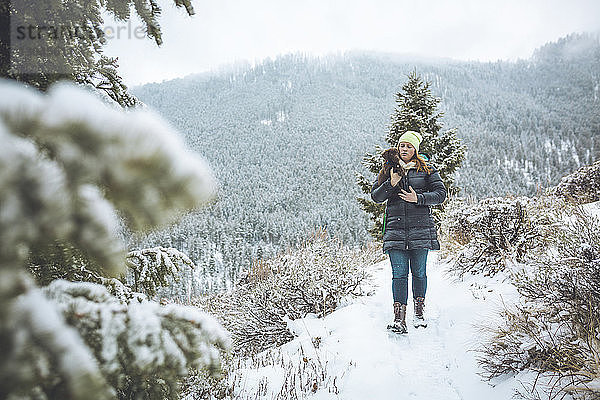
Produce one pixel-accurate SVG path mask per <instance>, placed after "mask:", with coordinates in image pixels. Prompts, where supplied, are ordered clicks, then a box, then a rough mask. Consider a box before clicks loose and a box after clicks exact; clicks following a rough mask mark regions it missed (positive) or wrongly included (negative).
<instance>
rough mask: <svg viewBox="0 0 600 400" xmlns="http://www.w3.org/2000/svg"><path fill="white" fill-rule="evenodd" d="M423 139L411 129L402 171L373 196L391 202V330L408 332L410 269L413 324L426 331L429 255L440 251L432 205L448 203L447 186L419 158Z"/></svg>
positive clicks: (402, 143)
mask: <svg viewBox="0 0 600 400" xmlns="http://www.w3.org/2000/svg"><path fill="white" fill-rule="evenodd" d="M422 140H423V138H422V137H421V135H420V134H419V133H417V132H413V131H407V132H405V133H404V134H403V135H402V136H400V140H399V142H398V150H399V152H400V166H401V168H402V170H403V171H395V170H394V169H393V168H392V169H391V170H390V178H389V179H387V180H386V181H384V182H383V183H382V184H381V185H379V183H378V181H375V183H374V184H373V187H372V189H371V198H372V199H373V201H375V202H377V203H383V202H384V201H386V200H387V206H386V209H385V220H384V221H385V223H384V233H383V251H384V253H387V254H388V255H389V257H390V263H391V265H392V295H393V298H394V322H393V323H392V324H391V325H389V326H388V329H391V330H393V331H396V332H400V333H407V332H408V331H407V329H406V304H407V301H408V271H409V269H410V271H411V274H412V294H413V300H414V311H415V314H414V319H413V322H414V326H415V327H419V326H423V327H426V326H427V324H426V322H425V318H424V316H423V309H424V307H425V292H426V291H427V275H426V273H425V265H426V264H427V253H428V251H429V250H439V248H440V243H439V242H438V240H437V231H436V227H435V223H434V221H433V217H432V215H431V210H430V207H429V206H432V205H435V204H440V203H442V202H443V201H444V200H445V199H446V187H445V186H444V184H443V183H442V179H441V178H440V175H439V173H438V172H437V171H436V170H435V169H434V168H433V167H432V166H430V165H427V163H426V162H425V160H424V159H423V157H422V156H421V155H419V145H420V144H421V141H422Z"/></svg>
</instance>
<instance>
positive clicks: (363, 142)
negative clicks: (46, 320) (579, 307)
mask: <svg viewBox="0 0 600 400" xmlns="http://www.w3.org/2000/svg"><path fill="white" fill-rule="evenodd" d="M413 70H415V71H416V72H417V73H418V74H420V75H422V76H423V77H424V78H425V79H426V80H429V81H431V83H432V90H433V92H434V94H435V95H437V96H439V97H441V99H442V102H441V105H440V107H441V108H442V110H443V111H444V112H445V118H444V119H443V120H442V121H443V123H444V128H445V129H450V128H457V130H458V136H459V137H461V138H462V139H463V140H464V143H465V144H466V145H467V146H468V150H467V156H466V160H465V163H464V166H463V168H462V169H461V170H460V171H459V176H458V179H457V184H458V186H459V187H461V188H462V192H461V194H463V195H472V196H475V197H479V198H481V197H487V196H494V195H505V194H532V193H534V192H535V191H536V190H537V188H538V187H545V186H549V185H553V184H557V183H558V181H559V180H560V177H561V176H562V175H565V174H566V173H568V172H570V171H572V170H574V169H576V168H578V167H579V166H581V165H583V164H588V163H591V162H593V161H594V160H595V159H596V158H597V157H598V154H599V151H600V141H599V137H600V135H599V134H600V99H599V98H598V97H599V96H600V93H599V85H600V44H599V40H598V36H594V35H571V36H569V37H567V38H564V39H561V40H559V41H558V42H556V43H550V44H547V45H545V46H544V47H542V48H540V49H538V50H537V51H536V52H535V54H534V56H533V57H532V58H531V59H528V60H522V61H518V62H495V63H475V62H470V63H466V62H454V61H449V60H435V59H411V58H406V57H400V56H395V55H386V54H378V53H348V54H345V55H337V56H330V57H325V58H318V59H316V58H311V57H306V56H302V55H289V56H284V57H280V58H278V59H276V60H267V61H265V62H263V63H261V64H259V65H256V66H254V67H251V66H244V65H241V66H236V67H231V68H230V69H229V70H227V71H225V70H224V71H221V72H219V73H211V74H202V75H196V76H190V77H186V78H184V79H177V80H173V81H168V82H163V83H160V84H148V85H145V86H142V87H139V88H136V89H135V90H134V93H135V94H136V95H137V96H138V97H139V98H140V99H141V100H142V101H143V102H144V103H146V104H147V105H149V106H150V107H152V108H154V109H156V110H157V111H158V112H159V113H160V114H162V115H163V116H164V117H166V118H167V119H168V120H170V121H171V122H172V123H173V124H174V126H175V127H176V128H178V129H179V131H180V132H182V134H183V135H184V136H185V139H186V141H187V142H188V143H189V144H190V145H191V146H192V148H193V149H195V150H197V151H198V152H200V153H201V154H202V155H204V157H205V158H206V159H207V160H208V162H209V163H210V164H211V166H212V167H213V169H214V171H215V173H216V175H217V179H218V180H219V182H220V184H221V190H220V196H219V200H218V201H217V203H216V204H215V205H214V206H213V207H212V208H210V209H209V210H208V211H203V212H200V213H196V214H193V215H189V216H188V217H186V218H185V219H184V221H183V222H182V223H181V224H179V225H178V226H175V227H173V229H171V230H170V231H165V232H160V233H155V234H153V235H151V236H149V237H147V238H145V239H143V240H142V241H143V242H144V243H156V242H159V243H160V244H163V245H173V246H175V247H177V248H178V249H180V250H182V251H184V252H186V253H188V254H190V256H191V257H192V259H193V260H194V261H195V262H196V263H197V264H199V265H201V266H202V269H203V273H208V275H210V276H215V275H219V276H220V278H219V280H220V282H221V283H224V282H225V281H226V280H227V279H230V278H235V276H236V275H237V272H238V271H239V270H240V269H241V268H244V267H246V266H248V265H249V260H250V258H251V257H260V256H261V255H262V254H267V253H272V252H273V251H275V250H276V249H278V248H280V247H281V246H283V245H287V244H291V243H295V242H296V241H297V240H298V239H299V238H301V237H303V236H304V235H305V233H306V232H307V231H309V230H311V229H312V228H313V227H315V226H326V227H327V229H328V231H329V232H330V233H331V234H335V235H337V236H339V237H340V238H342V239H343V240H344V241H345V242H347V243H348V244H352V243H360V242H363V241H365V240H367V239H368V236H367V233H366V229H365V228H366V226H367V219H366V217H365V216H364V215H363V213H362V211H361V210H360V209H359V207H358V204H357V202H356V200H355V197H356V196H357V195H359V191H358V188H357V186H356V185H355V173H356V172H364V171H363V168H362V166H361V164H360V160H361V157H362V156H363V155H364V153H365V152H367V151H373V150H374V146H375V144H379V145H382V146H383V145H384V144H385V143H384V140H383V138H384V136H385V134H386V129H387V125H388V123H389V121H390V115H391V114H392V111H393V109H394V106H395V104H394V95H395V93H396V92H397V91H399V90H400V87H401V85H402V84H403V83H404V82H405V81H406V79H407V74H408V73H409V72H410V71H413ZM223 267H224V268H223ZM220 285H221V284H219V286H220Z"/></svg>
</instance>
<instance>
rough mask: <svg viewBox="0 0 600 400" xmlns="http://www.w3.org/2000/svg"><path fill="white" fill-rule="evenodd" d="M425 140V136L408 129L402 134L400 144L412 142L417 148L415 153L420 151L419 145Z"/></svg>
mask: <svg viewBox="0 0 600 400" xmlns="http://www.w3.org/2000/svg"><path fill="white" fill-rule="evenodd" d="M422 141H423V136H421V134H420V133H418V132H415V131H406V132H404V133H403V134H402V136H400V139H399V140H398V144H400V143H402V142H406V143H410V144H412V146H413V147H414V148H415V153H419V145H420V144H421V142H422Z"/></svg>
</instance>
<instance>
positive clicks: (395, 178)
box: [390, 168, 402, 186]
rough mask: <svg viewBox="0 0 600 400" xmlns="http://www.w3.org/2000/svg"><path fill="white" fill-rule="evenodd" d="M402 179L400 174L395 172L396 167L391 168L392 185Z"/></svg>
mask: <svg viewBox="0 0 600 400" xmlns="http://www.w3.org/2000/svg"><path fill="white" fill-rule="evenodd" d="M400 179H402V177H401V176H400V174H399V173H397V172H394V168H390V183H391V184H392V186H396V185H397V184H398V182H400Z"/></svg>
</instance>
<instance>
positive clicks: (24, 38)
mask: <svg viewBox="0 0 600 400" xmlns="http://www.w3.org/2000/svg"><path fill="white" fill-rule="evenodd" d="M174 3H175V5H176V6H177V7H184V8H185V9H186V12H187V14H188V15H193V14H194V10H193V8H192V5H191V2H190V0H174ZM103 12H108V13H110V14H111V15H112V16H114V18H115V19H116V20H117V21H127V20H129V19H130V18H131V16H132V15H133V14H134V13H135V14H136V15H137V17H139V19H140V20H141V21H142V24H143V26H144V32H145V35H146V37H148V38H149V39H151V40H154V41H155V43H156V44H157V45H159V46H160V45H161V44H162V33H161V28H160V25H159V23H158V18H159V16H160V14H161V7H160V6H159V5H158V2H156V1H155V0H121V1H103V0H92V1H90V0H69V1H68V2H67V3H65V2H64V1H61V0H46V1H45V2H44V5H43V6H40V4H39V3H36V2H31V1H12V2H10V1H9V2H2V4H1V5H0V16H1V20H2V21H4V22H3V23H2V26H1V28H0V29H2V31H3V32H2V33H3V34H2V35H0V77H3V78H11V79H16V80H18V81H21V82H24V83H27V84H28V85H30V86H32V87H35V88H38V89H40V90H42V91H45V90H47V89H48V87H49V86H50V85H51V84H52V83H54V82H57V81H59V80H70V81H74V82H77V83H79V84H83V85H91V86H92V87H94V88H96V89H97V90H98V91H100V92H102V93H105V94H106V95H107V96H109V97H110V98H111V99H112V100H114V101H116V102H117V103H119V104H120V105H121V106H123V107H127V106H133V105H135V104H136V102H137V100H136V99H135V97H133V96H132V95H130V94H129V93H128V92H127V87H126V86H125V84H124V83H123V80H122V79H121V77H120V76H119V74H118V72H117V68H118V65H117V59H116V58H111V57H107V56H105V55H104V54H103V47H104V45H105V43H106V36H107V33H110V32H113V33H114V31H115V30H116V29H115V27H106V29H105V27H104V26H103V24H104V20H103V17H102V13H103ZM9 29H14V31H9ZM110 29H112V31H109V30H110ZM136 32H137V27H136ZM7 38H10V39H11V40H6V39H7Z"/></svg>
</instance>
